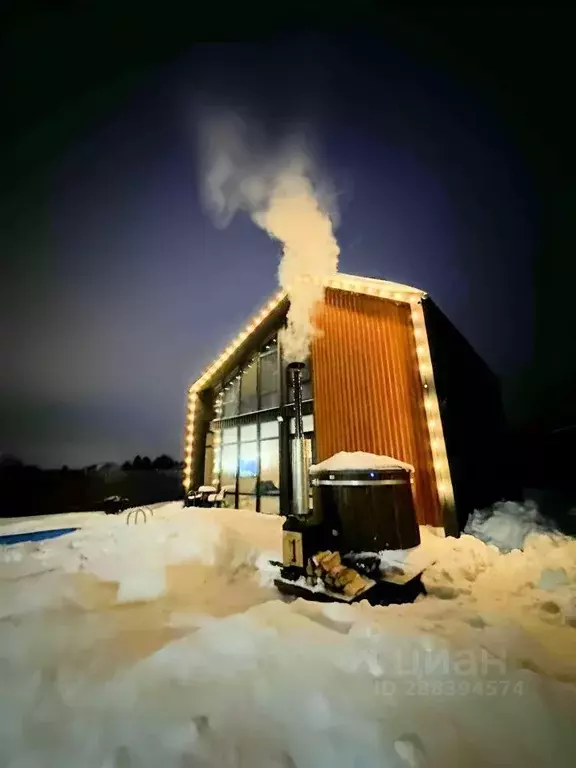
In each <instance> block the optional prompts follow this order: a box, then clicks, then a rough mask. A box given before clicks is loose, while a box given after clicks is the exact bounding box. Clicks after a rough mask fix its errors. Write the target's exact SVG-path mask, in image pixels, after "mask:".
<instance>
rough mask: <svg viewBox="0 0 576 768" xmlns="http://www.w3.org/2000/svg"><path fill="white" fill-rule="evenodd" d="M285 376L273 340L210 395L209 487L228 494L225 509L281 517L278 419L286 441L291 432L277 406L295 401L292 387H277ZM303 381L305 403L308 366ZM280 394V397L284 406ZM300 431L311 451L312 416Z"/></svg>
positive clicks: (308, 390) (309, 377) (308, 389)
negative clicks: (211, 475)
mask: <svg viewBox="0 0 576 768" xmlns="http://www.w3.org/2000/svg"><path fill="white" fill-rule="evenodd" d="M284 373H285V366H284V365H283V364H282V362H281V356H280V354H279V349H278V343H277V340H276V338H273V339H272V340H270V341H269V342H268V343H267V344H265V345H264V346H263V347H262V348H261V349H260V350H259V351H258V352H256V353H255V354H254V355H253V357H252V358H251V359H250V360H249V361H245V362H244V363H243V364H242V365H241V367H240V368H237V369H236V370H235V371H234V372H233V373H232V374H231V375H230V377H229V378H228V379H227V380H224V381H223V382H222V384H221V386H220V388H219V389H217V390H216V392H215V401H214V417H215V420H214V424H213V430H214V434H215V436H216V435H217V436H216V437H215V440H214V450H213V453H212V454H211V455H210V461H211V462H212V465H213V468H214V484H215V485H217V486H218V485H219V488H220V490H225V491H228V492H230V495H229V496H226V497H225V502H224V503H225V504H226V505H227V506H237V507H238V508H240V509H251V510H254V511H259V512H261V513H262V514H279V513H280V433H281V428H280V426H281V425H280V422H279V418H284V419H285V420H286V421H288V423H287V424H286V429H287V430H288V437H289V435H290V433H291V432H292V433H293V426H292V425H291V424H290V421H289V418H290V417H288V419H286V416H287V414H286V413H284V411H283V410H282V409H281V406H285V405H287V404H288V403H290V402H293V400H294V398H293V392H292V391H291V387H288V389H287V390H284V387H283V386H282V379H281V376H283V375H284ZM302 379H303V395H304V399H305V400H310V399H311V398H312V375H311V366H310V363H309V361H308V363H307V365H306V368H305V369H304V371H303V377H302ZM282 392H285V397H286V400H285V401H283V400H282V394H281V393H282ZM291 421H292V422H293V419H291ZM304 428H305V433H306V436H307V444H309V445H310V446H311V438H312V435H313V419H312V416H311V415H307V416H305V417H304ZM288 442H290V441H289V440H288V441H287V443H288ZM206 455H207V456H208V453H207V454H206Z"/></svg>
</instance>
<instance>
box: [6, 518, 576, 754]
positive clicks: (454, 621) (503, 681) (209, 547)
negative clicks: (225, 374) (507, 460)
mask: <svg viewBox="0 0 576 768" xmlns="http://www.w3.org/2000/svg"><path fill="white" fill-rule="evenodd" d="M154 509H155V514H154V516H153V517H149V519H148V521H147V522H146V524H144V523H142V522H140V524H138V525H127V524H126V513H124V514H123V515H120V516H118V517H113V516H110V517H106V516H103V515H98V514H93V513H88V514H86V515H83V516H79V515H77V516H75V518H74V520H75V522H72V520H71V519H70V516H58V518H59V519H58V520H54V519H53V518H51V519H45V520H44V521H43V523H42V525H41V526H39V525H38V523H39V520H38V519H34V520H28V521H10V522H9V523H8V524H6V525H4V526H3V527H2V529H1V530H2V533H3V534H7V533H16V532H21V531H22V530H27V529H28V530H30V529H34V530H38V529H39V527H45V528H58V527H74V526H75V525H78V526H79V527H80V528H81V530H79V531H77V532H75V533H72V534H70V535H67V536H64V537H62V538H59V539H52V540H49V541H44V542H34V543H27V544H20V545H16V546H12V547H5V548H0V697H1V699H0V702H1V710H0V765H1V766H3V768H4V767H5V768H52V767H54V768H56V767H57V768H68V766H70V768H72V767H73V768H79V767H80V766H82V768H139V767H140V766H143V768H148V766H150V768H152V766H153V767H154V768H158V766H162V768H189V767H191V766H194V768H196V767H202V768H208V767H210V768H212V767H214V768H228V766H230V768H232V767H234V768H239V767H240V766H242V767H243V766H246V767H248V766H249V767H250V768H280V767H281V766H286V767H289V766H297V767H298V768H324V766H326V768H327V767H328V766H330V768H344V767H345V768H350V767H351V766H355V767H358V768H360V767H361V768H364V767H366V768H368V766H370V767H372V766H379V767H380V766H392V767H395V766H397V767H398V768H401V767H402V766H407V765H408V766H438V768H440V767H442V768H450V767H451V766H454V767H456V766H458V768H461V766H464V765H466V766H487V765H490V766H495V765H498V766H507V767H508V766H522V768H526V766H542V765H551V766H555V768H557V767H560V766H572V765H573V764H574V755H575V754H576V541H574V540H570V539H565V538H563V537H560V536H554V535H543V534H535V533H528V535H527V536H526V538H525V539H524V551H523V552H520V551H512V552H510V553H508V554H502V553H501V552H500V551H499V550H498V549H497V548H496V547H494V546H491V545H487V544H485V543H483V542H482V541H480V540H479V539H477V538H473V537H472V536H463V537H461V538H460V539H457V540H456V539H452V538H441V537H439V536H436V535H433V534H432V533H431V532H429V531H426V530H423V542H422V545H421V547H420V549H419V550H418V551H417V552H411V553H409V554H407V555H406V556H405V557H404V558H399V559H400V560H402V559H404V560H407V561H408V565H410V560H414V559H415V558H421V560H422V562H424V561H426V562H433V564H432V565H431V566H430V567H429V568H428V569H427V571H426V575H425V582H426V585H427V587H428V589H429V595H428V596H427V597H425V598H421V599H419V601H418V602H416V603H415V604H413V605H404V606H389V607H379V608H373V607H370V606H369V605H368V604H366V603H359V604H357V605H353V606H349V605H336V604H316V603H307V602H304V601H302V600H296V601H292V602H289V601H283V600H281V599H279V596H278V594H277V593H276V591H275V589H274V586H273V579H274V576H275V574H276V571H275V569H274V568H273V567H272V566H270V565H269V559H271V558H272V559H279V558H280V548H281V524H282V520H281V519H280V518H276V517H269V516H264V515H262V516H259V515H255V514H254V513H252V512H240V511H236V510H225V509H224V510H201V509H182V507H181V504H179V503H174V504H166V505H157V506H155V508H154ZM509 511H510V510H509ZM29 524H30V525H29ZM22 526H24V528H22ZM478 530H480V529H477V532H478ZM499 531H500V532H501V529H499ZM492 532H493V531H492ZM525 533H526V532H525Z"/></svg>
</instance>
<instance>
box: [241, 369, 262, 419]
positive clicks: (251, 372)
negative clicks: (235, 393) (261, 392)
mask: <svg viewBox="0 0 576 768" xmlns="http://www.w3.org/2000/svg"><path fill="white" fill-rule="evenodd" d="M257 410H258V365H257V358H255V359H254V360H253V361H252V363H250V365H249V366H248V367H247V368H245V369H244V371H243V373H242V386H241V387H240V413H252V412H253V411H257Z"/></svg>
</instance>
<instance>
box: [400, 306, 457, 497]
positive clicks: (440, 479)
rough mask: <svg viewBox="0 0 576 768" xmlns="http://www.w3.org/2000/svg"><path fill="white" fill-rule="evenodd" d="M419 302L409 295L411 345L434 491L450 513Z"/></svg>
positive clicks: (446, 472) (444, 457) (446, 470)
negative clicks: (422, 393)
mask: <svg viewBox="0 0 576 768" xmlns="http://www.w3.org/2000/svg"><path fill="white" fill-rule="evenodd" d="M421 298H422V295H421V296H419V297H418V296H417V294H416V293H413V294H411V296H410V299H411V304H410V308H411V315H412V327H413V329H414V341H415V344H416V355H417V359H418V369H419V372H420V381H421V383H422V386H423V387H424V408H425V411H426V420H427V423H428V434H429V436H430V449H431V451H432V463H433V466H434V474H435V477H436V488H437V491H438V497H439V499H440V503H441V504H442V507H443V508H444V509H450V508H451V507H453V504H454V492H453V488H452V482H451V479H450V466H449V464H448V457H447V454H446V442H445V439H444V432H443V429H442V420H441V417H440V407H439V405H438V398H437V396H436V390H435V387H434V371H433V367H432V359H431V357H430V348H429V346H428V336H427V333H426V324H425V322H424V311H423V308H422V304H421V301H420V300H421ZM416 299H418V300H416Z"/></svg>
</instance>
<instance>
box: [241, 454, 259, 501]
mask: <svg viewBox="0 0 576 768" xmlns="http://www.w3.org/2000/svg"><path fill="white" fill-rule="evenodd" d="M257 481H258V443H257V442H254V443H241V444H240V471H239V473H238V491H239V492H240V493H254V494H255V493H256V483H257Z"/></svg>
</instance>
